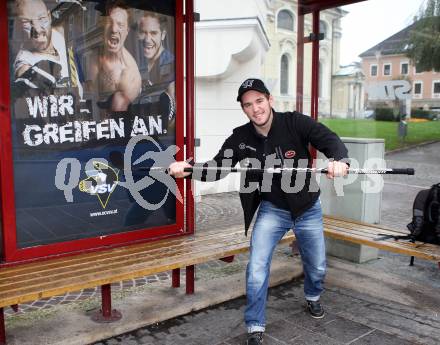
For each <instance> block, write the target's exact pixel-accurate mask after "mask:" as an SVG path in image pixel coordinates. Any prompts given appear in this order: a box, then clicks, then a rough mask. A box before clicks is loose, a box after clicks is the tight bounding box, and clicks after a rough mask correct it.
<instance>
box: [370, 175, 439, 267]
mask: <svg viewBox="0 0 440 345" xmlns="http://www.w3.org/2000/svg"><path fill="white" fill-rule="evenodd" d="M407 228H408V230H409V231H410V234H409V235H403V236H393V235H386V234H379V237H378V238H376V239H375V241H379V240H384V239H389V238H394V239H395V240H409V241H410V242H415V241H420V242H425V243H432V244H438V245H440V183H437V184H435V185H432V186H431V188H430V189H424V190H421V191H420V192H418V193H417V195H416V198H415V199H414V204H413V218H412V221H411V223H409V224H408V225H407ZM412 265H414V256H411V261H410V266H412Z"/></svg>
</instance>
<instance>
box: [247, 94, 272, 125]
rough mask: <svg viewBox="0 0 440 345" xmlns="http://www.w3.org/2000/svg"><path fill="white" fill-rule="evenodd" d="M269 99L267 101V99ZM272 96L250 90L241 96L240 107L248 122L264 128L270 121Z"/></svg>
mask: <svg viewBox="0 0 440 345" xmlns="http://www.w3.org/2000/svg"><path fill="white" fill-rule="evenodd" d="M268 98H269V99H268ZM272 104H273V98H272V96H269V97H267V95H266V94H264V93H261V92H258V91H255V90H250V91H247V92H246V93H244V94H243V96H241V107H242V108H243V111H244V112H245V114H246V116H247V117H248V118H249V120H250V121H251V122H252V123H253V124H254V125H255V126H257V127H264V126H266V125H268V124H270V123H271V120H272Z"/></svg>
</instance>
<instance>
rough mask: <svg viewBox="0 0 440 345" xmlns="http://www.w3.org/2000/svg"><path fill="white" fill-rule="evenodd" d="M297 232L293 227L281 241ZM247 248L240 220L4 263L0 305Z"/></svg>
mask: <svg viewBox="0 0 440 345" xmlns="http://www.w3.org/2000/svg"><path fill="white" fill-rule="evenodd" d="M294 238H295V237H294V235H293V234H291V233H290V234H289V235H288V236H286V237H284V238H283V239H282V241H281V242H282V243H288V242H291V241H292V240H293V239H294ZM248 249H249V238H246V237H245V236H244V233H243V228H242V227H241V226H240V227H235V228H234V227H230V228H228V229H218V230H217V231H211V232H201V233H200V234H196V235H193V236H184V237H173V238H168V239H163V240H158V241H154V242H148V243H142V244H135V245H131V246H127V247H119V248H113V249H108V250H106V251H105V252H93V253H84V254H79V255H75V256H68V257H63V258H58V259H53V260H49V261H43V262H36V263H29V264H21V265H20V266H12V267H6V268H4V269H2V270H1V273H0V307H4V306H7V305H11V304H19V303H24V302H29V301H33V300H36V299H41V298H46V297H51V296H55V295H61V294H64V293H67V292H71V291H77V290H81V289H85V288H94V287H96V286H99V285H103V284H109V283H112V282H117V281H121V280H126V279H132V278H137V277H140V276H146V275H151V274H155V273H159V272H164V271H168V270H172V269H174V268H181V267H185V266H191V265H196V264H199V263H203V262H206V261H209V260H214V259H219V258H223V257H227V256H231V255H237V254H240V253H243V252H246V251H248Z"/></svg>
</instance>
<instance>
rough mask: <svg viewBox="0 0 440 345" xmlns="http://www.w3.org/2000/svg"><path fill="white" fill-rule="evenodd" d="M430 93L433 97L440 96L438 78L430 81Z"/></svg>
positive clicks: (439, 81)
mask: <svg viewBox="0 0 440 345" xmlns="http://www.w3.org/2000/svg"><path fill="white" fill-rule="evenodd" d="M432 94H433V96H434V97H436V98H437V97H440V80H434V81H433V82H432Z"/></svg>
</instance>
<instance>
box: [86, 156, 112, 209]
mask: <svg viewBox="0 0 440 345" xmlns="http://www.w3.org/2000/svg"><path fill="white" fill-rule="evenodd" d="M92 164H93V168H94V169H92V170H87V171H86V175H87V178H85V179H84V180H82V181H80V182H79V185H78V188H79V190H80V191H81V192H84V193H88V194H90V195H96V197H97V198H98V200H99V202H100V204H101V206H102V208H106V206H107V204H108V201H109V200H110V196H111V194H112V193H113V191H114V190H115V188H116V186H117V185H118V183H119V177H118V174H119V171H118V170H117V169H116V170H115V169H113V168H112V167H110V166H109V165H107V164H105V163H103V162H99V161H94V162H93V163H92Z"/></svg>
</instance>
